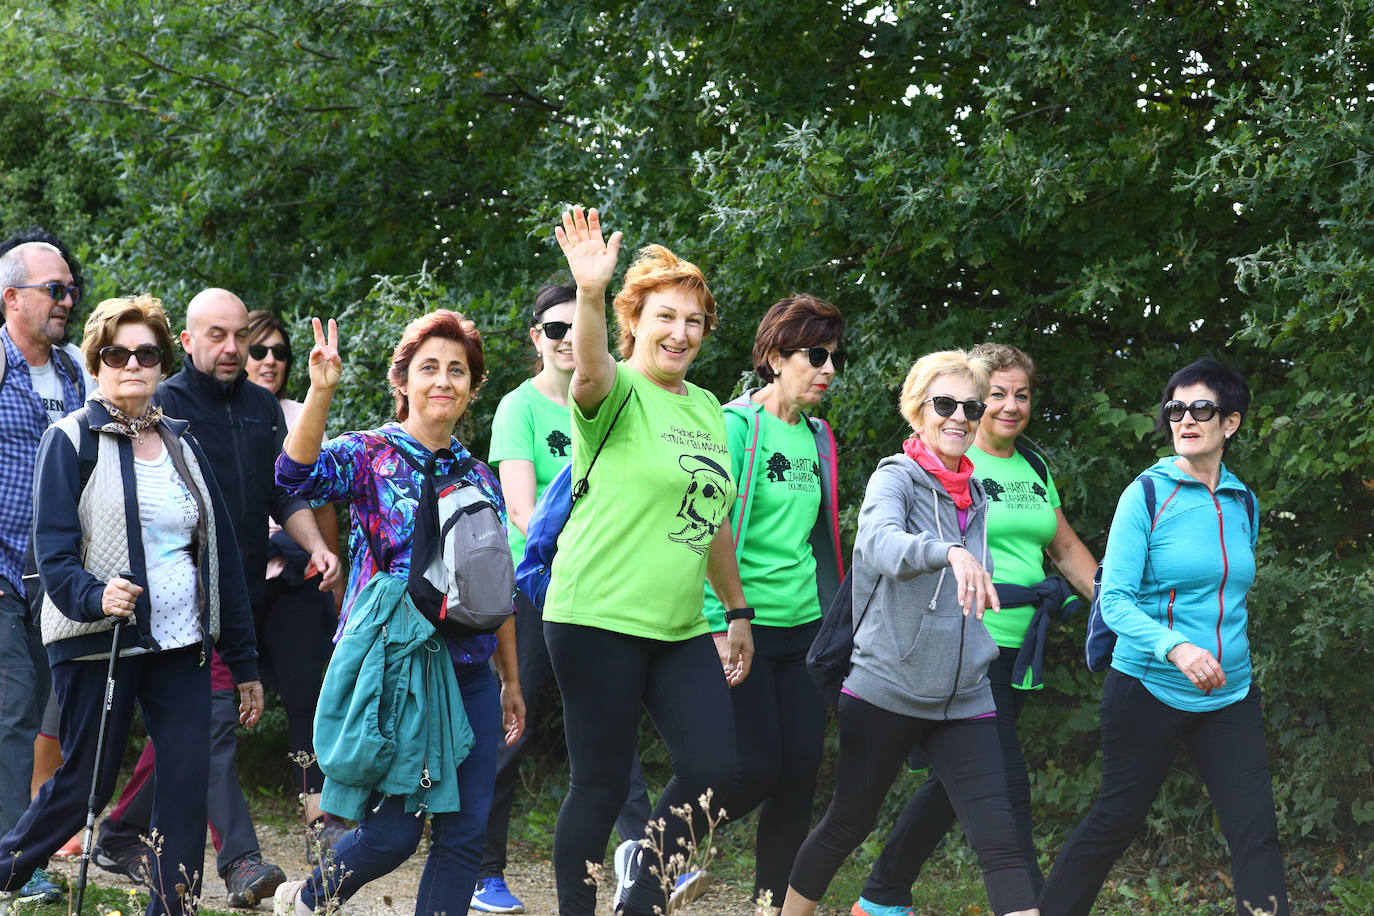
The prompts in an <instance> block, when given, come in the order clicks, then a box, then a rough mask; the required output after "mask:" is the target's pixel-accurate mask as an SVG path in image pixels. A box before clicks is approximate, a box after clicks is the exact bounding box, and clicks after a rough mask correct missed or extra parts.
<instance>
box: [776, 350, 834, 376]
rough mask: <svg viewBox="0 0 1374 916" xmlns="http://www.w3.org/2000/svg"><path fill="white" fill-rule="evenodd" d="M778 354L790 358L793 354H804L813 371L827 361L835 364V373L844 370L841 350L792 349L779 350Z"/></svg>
mask: <svg viewBox="0 0 1374 916" xmlns="http://www.w3.org/2000/svg"><path fill="white" fill-rule="evenodd" d="M778 352H779V353H781V354H782V355H783V356H791V355H792V354H793V353H805V354H806V358H807V359H808V360H810V361H811V367H812V368H813V369H819V368H820V367H821V366H824V365H825V361H826V360H827V359H828V360H830V361H831V362H832V363H834V364H835V371H836V372H840V371H842V370H843V369H844V361H845V359H846V355H845V352H844V351H843V350H828V349H826V348H825V347H792V348H791V349H787V350H779V351H778Z"/></svg>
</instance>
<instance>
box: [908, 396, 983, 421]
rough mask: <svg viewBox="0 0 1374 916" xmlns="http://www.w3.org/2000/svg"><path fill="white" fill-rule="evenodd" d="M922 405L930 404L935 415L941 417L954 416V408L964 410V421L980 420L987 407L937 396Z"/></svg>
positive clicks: (977, 403) (981, 403)
mask: <svg viewBox="0 0 1374 916" xmlns="http://www.w3.org/2000/svg"><path fill="white" fill-rule="evenodd" d="M921 403H922V404H930V405H932V406H933V407H934V408H935V413H936V414H938V415H939V416H942V417H952V416H954V411H955V409H956V408H959V407H963V408H964V419H965V420H981V419H982V418H983V411H985V410H987V409H988V405H986V404H984V403H983V402H982V401H956V400H955V399H954V398H951V397H946V396H945V395H943V394H937V395H936V396H935V397H933V398H926V399H925V400H924V401H922V402H921Z"/></svg>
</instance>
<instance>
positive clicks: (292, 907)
mask: <svg viewBox="0 0 1374 916" xmlns="http://www.w3.org/2000/svg"><path fill="white" fill-rule="evenodd" d="M305 881H306V879H304V878H302V879H301V880H299V881H283V882H282V883H281V884H279V885H277V890H276V892H275V893H274V894H273V895H272V916H311V914H312V911H311V909H310V908H309V907H307V906H306V905H305V901H304V900H302V899H301V891H302V890H304V889H305Z"/></svg>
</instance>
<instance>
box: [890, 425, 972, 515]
mask: <svg viewBox="0 0 1374 916" xmlns="http://www.w3.org/2000/svg"><path fill="white" fill-rule="evenodd" d="M902 451H903V452H904V453H905V454H906V456H907V457H908V458H910V459H911V460H912V461H914V462H916V463H917V464H919V465H920V466H921V467H923V468H925V469H926V470H927V471H929V472H930V473H932V474H934V475H935V479H936V480H938V481H940V483H941V484H942V485H943V486H944V488H945V492H946V493H948V494H949V496H950V498H951V499H953V500H954V508H956V509H967V508H968V507H969V506H971V505H973V494H972V493H970V492H969V488H968V481H969V478H970V477H972V476H973V462H972V461H970V460H969V457H968V455H960V456H959V470H957V471H951V470H950V469H949V468H947V467H945V463H944V462H943V461H941V460H940V459H939V458H938V457H937V456H936V455H935V453H934V452H932V451H931V450H930V447H929V446H927V445H926V444H925V443H924V442H922V441H921V440H920V439H918V438H916V437H915V436H912V437H911V438H910V439H908V440H906V441H905V442H903V443H902Z"/></svg>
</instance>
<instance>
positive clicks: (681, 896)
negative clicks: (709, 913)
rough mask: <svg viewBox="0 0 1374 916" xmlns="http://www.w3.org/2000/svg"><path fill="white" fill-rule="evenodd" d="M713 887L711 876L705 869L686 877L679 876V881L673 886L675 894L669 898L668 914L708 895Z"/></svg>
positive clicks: (690, 873)
mask: <svg viewBox="0 0 1374 916" xmlns="http://www.w3.org/2000/svg"><path fill="white" fill-rule="evenodd" d="M710 887H711V876H710V875H708V874H707V873H706V870H705V869H697V870H696V871H689V872H687V874H685V875H678V876H677V881H676V882H675V883H674V884H673V893H672V895H671V896H669V898H668V912H670V913H671V912H672V911H673V910H675V909H677V908H678V907H680V906H683V905H684V904H688V903H691V902H692V901H693V900H695V899H697V898H698V897H700V896H701V895H702V894H704V893H706V891H707V890H709V889H710Z"/></svg>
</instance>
